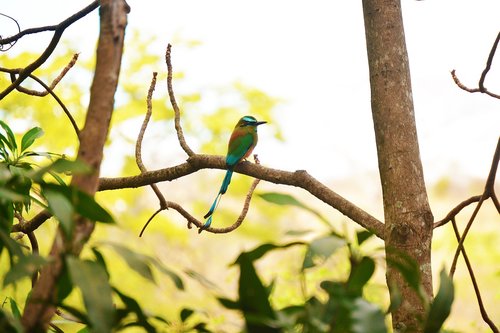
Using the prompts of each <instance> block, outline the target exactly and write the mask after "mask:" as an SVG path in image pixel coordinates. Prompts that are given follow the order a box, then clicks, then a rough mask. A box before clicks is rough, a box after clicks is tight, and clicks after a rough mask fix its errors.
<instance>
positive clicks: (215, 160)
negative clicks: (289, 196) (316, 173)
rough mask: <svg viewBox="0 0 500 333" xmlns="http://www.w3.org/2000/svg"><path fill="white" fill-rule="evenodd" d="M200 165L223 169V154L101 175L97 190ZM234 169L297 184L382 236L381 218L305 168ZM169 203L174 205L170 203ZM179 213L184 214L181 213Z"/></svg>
mask: <svg viewBox="0 0 500 333" xmlns="http://www.w3.org/2000/svg"><path fill="white" fill-rule="evenodd" d="M201 169H221V170H225V169H226V163H225V158H224V157H223V156H212V155H201V154H195V155H193V156H191V157H189V158H188V160H187V162H185V163H182V164H179V165H176V166H172V167H169V168H165V169H160V170H153V171H148V172H145V173H142V174H139V175H136V176H131V177H117V178H101V179H100V182H99V191H106V190H116V189H122V188H137V187H140V186H146V185H149V184H151V183H158V182H162V181H172V180H175V179H178V178H181V177H183V176H187V175H189V174H192V173H194V172H196V171H198V170H201ZM234 171H235V172H237V173H241V174H244V175H247V176H250V177H253V178H258V179H261V180H266V181H269V182H272V183H275V184H283V185H290V186H295V187H300V188H302V189H304V190H306V191H308V192H309V193H311V194H312V195H313V196H315V197H316V198H318V199H320V200H321V201H323V202H325V203H326V204H328V205H329V206H331V207H333V208H334V209H337V210H338V211H340V212H341V213H342V214H344V215H346V216H347V217H349V218H350V219H352V220H353V221H354V222H356V223H358V224H359V225H361V226H362V227H364V228H366V229H368V230H370V231H371V232H373V233H374V234H375V235H377V237H379V238H381V239H384V237H385V236H384V234H385V232H384V224H383V223H382V222H380V221H379V220H378V219H376V218H375V217H373V216H372V215H370V214H368V213H367V212H365V211H364V210H362V209H361V208H359V207H357V206H356V205H354V204H353V203H351V202H350V201H348V200H346V199H345V198H343V197H342V196H340V195H339V194H337V193H336V192H334V191H333V190H332V189H330V188H328V187H327V186H326V185H324V184H323V183H321V182H320V181H318V180H317V179H316V178H314V177H312V176H311V175H309V174H308V173H307V172H306V171H305V170H297V171H295V172H290V171H284V170H277V169H272V168H267V167H264V166H262V165H258V164H255V163H250V162H242V163H239V164H238V165H237V166H236V168H235V170H234ZM169 207H171V208H174V207H172V206H170V205H169ZM174 209H175V208H174ZM181 215H183V214H182V213H181ZM183 216H184V215H183ZM184 217H186V216H184Z"/></svg>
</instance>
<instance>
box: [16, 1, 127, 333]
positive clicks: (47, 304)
mask: <svg viewBox="0 0 500 333" xmlns="http://www.w3.org/2000/svg"><path fill="white" fill-rule="evenodd" d="M128 11H129V7H128V5H127V4H126V2H125V1H124V0H102V1H101V6H100V8H99V13H100V35H99V42H98V46H97V54H96V68H95V75H94V80H93V82H92V87H91V91H90V102H89V107H88V112H87V116H86V120H85V127H84V129H83V130H82V131H81V134H80V148H79V151H78V159H79V160H81V161H83V162H85V163H86V164H88V165H89V166H91V167H92V170H93V172H92V173H91V174H85V175H76V176H75V177H73V179H72V182H71V183H72V185H74V186H77V187H79V188H80V189H81V190H83V191H85V192H87V193H89V194H90V195H94V194H95V192H96V190H97V187H98V185H99V184H98V183H99V169H100V166H101V161H102V157H103V149H104V144H105V141H106V137H107V135H108V130H109V123H110V120H111V115H112V113H113V106H114V95H115V92H116V87H117V84H118V76H119V73H120V65H121V58H122V53H123V40H124V34H125V26H126V24H127V15H126V14H127V13H128ZM93 229H94V222H93V221H88V220H86V219H84V218H82V217H77V218H76V219H75V230H74V232H73V238H72V239H65V237H64V235H63V233H62V232H61V230H59V232H58V233H57V234H56V238H55V240H54V243H53V245H52V249H51V253H50V255H51V257H52V259H53V260H52V262H51V263H50V264H48V265H47V266H45V267H44V268H43V269H42V271H41V273H40V278H39V279H38V281H37V283H36V285H35V286H34V288H33V291H32V293H31V296H30V298H29V300H28V302H27V304H26V308H25V311H24V314H23V317H22V323H23V326H24V330H25V332H46V331H47V328H48V325H49V323H50V320H51V318H52V316H53V315H54V312H55V309H56V307H55V306H56V303H57V282H58V280H59V278H60V276H61V274H62V271H63V267H64V257H65V254H74V255H77V256H78V255H79V254H80V252H81V250H82V247H83V245H84V244H85V243H86V241H87V240H88V238H89V237H90V235H91V233H92V231H93Z"/></svg>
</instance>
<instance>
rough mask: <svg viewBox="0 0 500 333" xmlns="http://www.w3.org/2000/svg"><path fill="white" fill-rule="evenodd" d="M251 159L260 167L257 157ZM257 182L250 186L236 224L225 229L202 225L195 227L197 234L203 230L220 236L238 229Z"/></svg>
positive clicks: (255, 155)
mask: <svg viewBox="0 0 500 333" xmlns="http://www.w3.org/2000/svg"><path fill="white" fill-rule="evenodd" d="M253 158H254V161H255V164H257V165H260V161H259V157H258V156H257V154H254V155H253ZM259 182H260V179H259V178H255V180H254V181H253V183H252V185H251V186H250V189H249V190H248V193H247V196H246V198H245V202H244V203H243V208H242V210H241V213H240V216H238V219H236V222H234V223H233V224H232V225H230V226H229V227H225V228H212V227H208V228H204V227H203V226H204V224H201V225H196V226H197V227H198V233H199V234H200V233H201V232H202V231H203V230H207V231H209V232H213V233H217V234H219V233H220V234H222V233H228V232H231V231H233V230H234V229H236V228H238V227H239V226H240V225H241V224H242V223H243V221H244V220H245V217H246V216H247V213H248V208H249V207H250V201H251V200H252V196H253V192H254V191H255V188H256V187H257V185H259ZM188 227H189V225H188Z"/></svg>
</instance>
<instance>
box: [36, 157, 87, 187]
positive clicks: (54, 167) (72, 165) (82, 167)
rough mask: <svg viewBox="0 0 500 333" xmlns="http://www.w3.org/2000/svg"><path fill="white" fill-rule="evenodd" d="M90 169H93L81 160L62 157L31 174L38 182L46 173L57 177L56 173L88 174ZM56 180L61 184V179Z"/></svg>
mask: <svg viewBox="0 0 500 333" xmlns="http://www.w3.org/2000/svg"><path fill="white" fill-rule="evenodd" d="M49 157H50V156H49ZM90 171H92V169H91V168H90V167H89V166H88V165H86V164H85V163H83V162H81V161H71V160H67V159H65V158H60V159H57V160H56V161H54V162H53V163H51V164H49V165H47V166H44V167H42V168H39V169H37V170H36V171H34V172H33V173H32V174H31V178H32V179H33V180H34V181H36V182H42V181H43V176H44V175H45V174H46V173H49V174H51V175H52V176H53V177H55V176H54V175H55V173H71V174H87V173H89V172H90ZM56 180H57V182H58V183H60V184H61V182H60V180H59V179H57V178H56Z"/></svg>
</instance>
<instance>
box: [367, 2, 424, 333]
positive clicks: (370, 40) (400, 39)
mask: <svg viewBox="0 0 500 333" xmlns="http://www.w3.org/2000/svg"><path fill="white" fill-rule="evenodd" d="M363 11H364V19H365V33H366V43H367V52H368V64H369V69H370V85H371V95H372V96H371V104H372V114H373V121H374V128H375V137H376V142H377V153H378V163H379V172H380V179H381V183H382V190H383V203H384V217H385V248H386V255H387V258H388V259H389V260H388V267H387V273H386V277H387V282H388V285H389V286H396V287H397V288H398V289H399V291H400V292H401V294H402V297H403V303H402V305H401V306H400V307H399V308H398V309H397V310H395V311H394V312H393V313H392V320H393V328H394V329H395V330H397V331H399V332H405V331H406V332H421V331H422V328H421V327H420V326H421V325H419V319H421V318H423V315H424V307H423V304H422V300H421V299H420V297H419V296H418V294H417V293H416V292H415V291H414V290H412V289H411V288H410V287H409V286H408V284H407V283H406V282H405V281H404V279H403V277H402V276H401V274H400V272H399V271H398V270H397V269H396V268H395V267H394V266H391V265H390V264H389V262H390V259H393V260H398V258H397V257H398V255H396V254H395V253H396V252H397V253H403V254H405V255H408V256H409V257H411V258H413V259H414V260H415V261H416V262H417V264H418V266H419V268H420V273H421V278H422V285H423V287H424V291H425V293H426V294H427V296H429V297H431V296H432V270H431V239H432V223H433V217H432V213H431V210H430V207H429V203H428V198H427V192H426V189H425V183H424V178H423V171H422V164H421V160H420V152H419V147H418V140H417V130H416V124H415V117H414V109H413V99H412V90H411V82H410V70H409V61H408V54H407V50H406V44H405V35H404V29H403V19H402V14H401V4H400V1H399V0H363Z"/></svg>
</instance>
